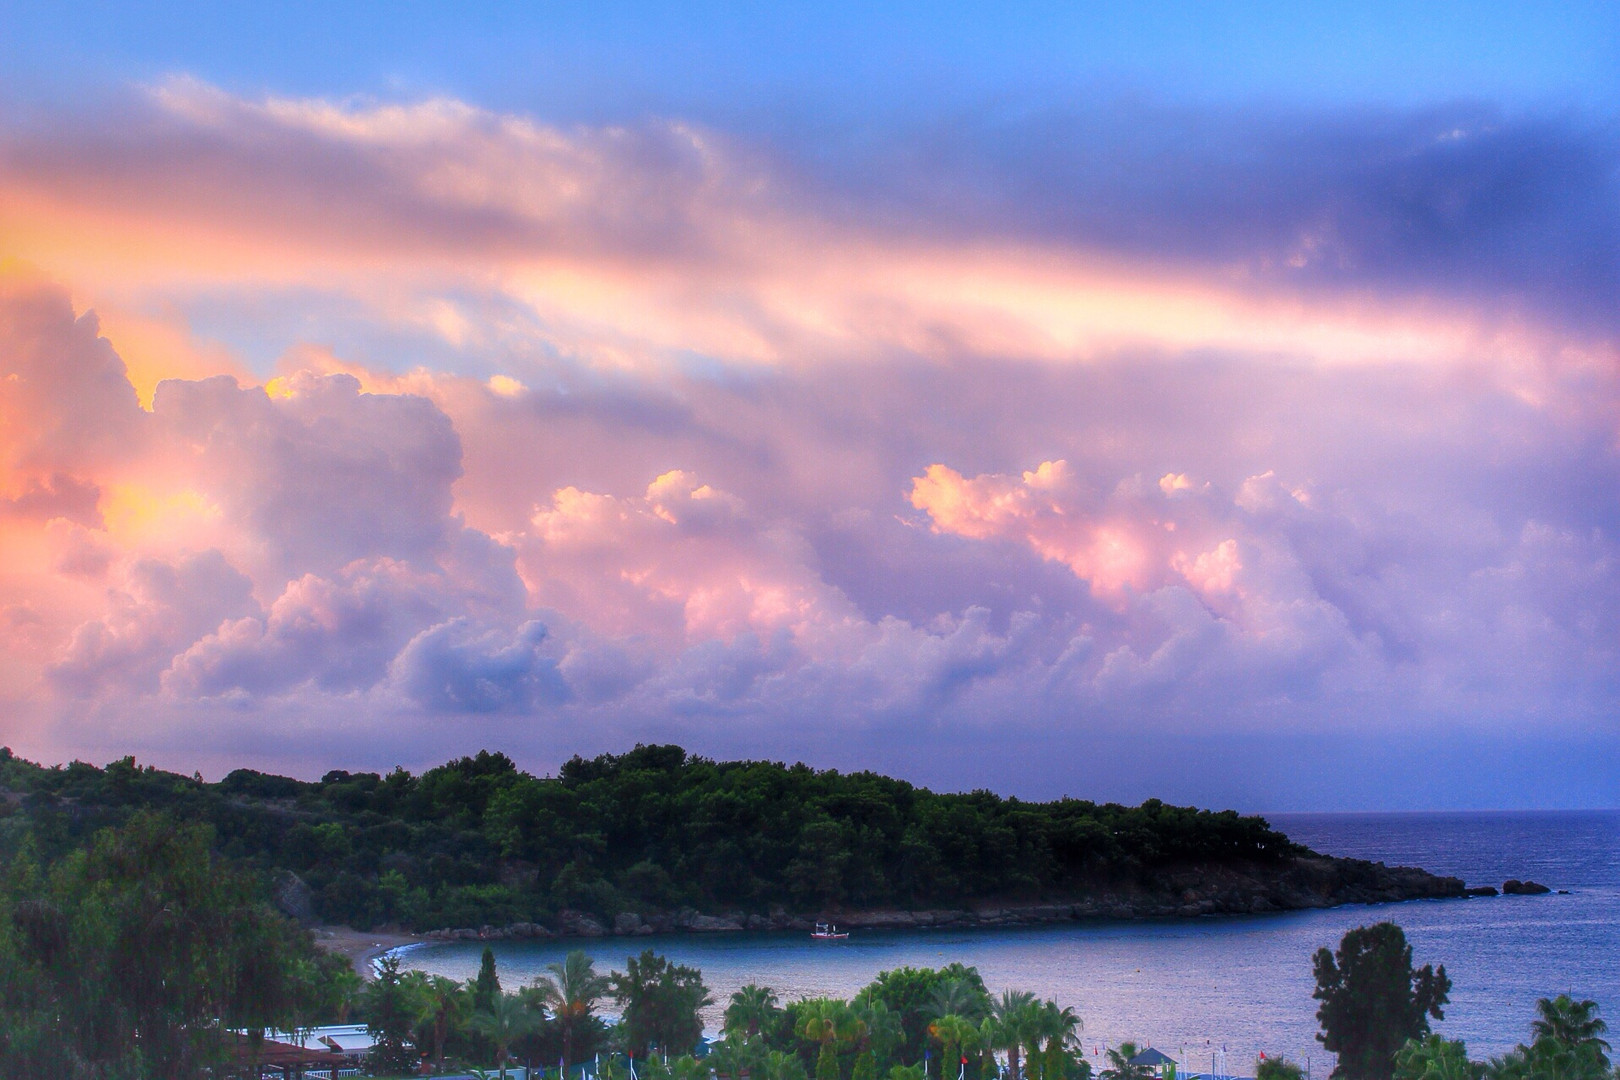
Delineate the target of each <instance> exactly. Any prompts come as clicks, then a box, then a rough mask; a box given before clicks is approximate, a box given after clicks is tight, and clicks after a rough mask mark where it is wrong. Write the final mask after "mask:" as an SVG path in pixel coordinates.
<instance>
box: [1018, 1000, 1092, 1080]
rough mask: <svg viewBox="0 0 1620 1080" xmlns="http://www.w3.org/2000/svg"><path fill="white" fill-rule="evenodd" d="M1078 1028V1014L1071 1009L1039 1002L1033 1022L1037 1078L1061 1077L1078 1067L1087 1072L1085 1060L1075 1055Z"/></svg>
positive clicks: (1056, 1004) (1042, 1079)
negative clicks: (1037, 1048) (1037, 1056)
mask: <svg viewBox="0 0 1620 1080" xmlns="http://www.w3.org/2000/svg"><path fill="white" fill-rule="evenodd" d="M1082 1027H1083V1024H1082V1023H1081V1021H1080V1016H1079V1014H1078V1013H1076V1012H1075V1011H1074V1009H1073V1008H1071V1007H1069V1006H1059V1005H1058V1003H1057V1002H1055V1001H1044V1002H1042V1003H1041V1006H1040V1011H1039V1013H1038V1014H1037V1016H1036V1019H1035V1025H1034V1036H1035V1039H1036V1044H1037V1045H1039V1047H1040V1050H1039V1052H1038V1054H1039V1059H1040V1080H1065V1078H1066V1077H1068V1076H1069V1075H1070V1074H1071V1073H1073V1072H1075V1071H1076V1070H1077V1069H1078V1068H1079V1067H1084V1069H1085V1071H1087V1072H1089V1071H1090V1066H1089V1065H1088V1064H1087V1063H1086V1061H1085V1060H1084V1059H1083V1058H1080V1057H1078V1056H1077V1054H1076V1051H1077V1050H1078V1049H1079V1046H1080V1031H1081V1028H1082ZM1031 1053H1032V1055H1034V1054H1035V1053H1036V1052H1035V1051H1033V1050H1032V1051H1031Z"/></svg>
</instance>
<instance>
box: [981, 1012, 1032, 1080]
mask: <svg viewBox="0 0 1620 1080" xmlns="http://www.w3.org/2000/svg"><path fill="white" fill-rule="evenodd" d="M1040 1012H1041V1009H1040V1004H1039V1003H1038V1002H1037V1001H1036V1000H1035V995H1034V994H1032V993H1030V992H1029V991H1027V990H1003V991H1002V992H1001V996H1000V997H999V998H994V999H992V1000H991V1002H990V1015H989V1016H988V1017H986V1018H985V1020H984V1024H983V1026H982V1034H983V1036H984V1040H985V1045H987V1046H989V1047H991V1048H992V1049H1000V1050H1005V1051H1007V1068H1008V1071H1009V1072H1011V1074H1012V1080H1022V1076H1023V1073H1022V1072H1021V1070H1020V1068H1019V1065H1020V1061H1021V1055H1022V1054H1023V1051H1024V1049H1025V1048H1026V1047H1031V1048H1033V1047H1034V1046H1035V1045H1036V1043H1037V1041H1038V1039H1039V1037H1040V1036H1039V1034H1038V1029H1039V1024H1040Z"/></svg>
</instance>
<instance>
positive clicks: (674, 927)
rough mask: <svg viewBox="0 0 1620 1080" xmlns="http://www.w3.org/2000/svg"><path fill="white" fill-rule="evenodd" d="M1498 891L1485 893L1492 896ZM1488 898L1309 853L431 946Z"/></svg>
mask: <svg viewBox="0 0 1620 1080" xmlns="http://www.w3.org/2000/svg"><path fill="white" fill-rule="evenodd" d="M1495 891H1496V890H1495V889H1490V890H1489V893H1490V894H1494V893H1495ZM1469 895H1486V892H1485V890H1470V889H1468V888H1466V887H1465V886H1464V884H1463V882H1462V881H1461V880H1460V879H1458V878H1454V877H1440V876H1438V875H1435V874H1431V873H1429V872H1428V871H1426V870H1420V869H1417V868H1415V867H1409V866H1385V865H1384V864H1383V863H1374V862H1366V861H1363V860H1360V859H1338V858H1332V857H1329V856H1320V855H1307V856H1300V857H1296V858H1293V859H1289V860H1287V861H1286V862H1283V863H1280V864H1279V863H1253V864H1240V865H1233V864H1222V865H1219V866H1213V867H1212V866H1185V867H1171V868H1166V869H1161V870H1158V871H1156V872H1154V873H1152V874H1150V875H1146V876H1144V877H1143V878H1142V879H1140V880H1138V881H1136V882H1131V883H1128V884H1119V885H1113V886H1101V887H1098V888H1095V889H1086V890H1081V891H1079V892H1077V894H1076V895H1074V896H1069V897H1064V898H1061V899H1047V900H1040V901H1019V902H1012V901H1007V902H984V903H978V904H972V905H969V906H964V907H957V908H933V909H924V910H904V909H897V908H836V909H828V910H824V911H817V912H790V911H788V910H787V909H785V908H782V907H775V908H772V909H771V910H770V911H769V912H765V913H760V912H744V911H725V912H711V913H705V912H700V911H697V910H696V909H693V908H686V909H683V910H680V911H673V912H632V911H625V912H620V913H619V914H618V915H616V916H615V917H613V918H612V919H611V920H609V919H604V918H600V917H598V916H596V915H592V914H589V913H586V912H580V911H561V912H558V913H557V916H556V917H555V918H554V919H552V920H550V921H549V923H546V924H541V923H535V922H520V923H514V924H512V925H510V926H481V927H459V928H446V929H442V930H432V931H429V932H427V933H425V934H423V935H422V937H424V938H427V939H430V940H440V941H463V940H465V941H476V940H500V939H510V938H552V937H574V938H594V937H607V936H616V937H635V936H641V935H651V934H666V933H725V932H731V933H735V932H741V931H750V930H753V931H765V930H802V931H809V930H811V929H812V928H813V927H814V925H815V924H816V923H817V922H836V923H838V925H839V926H840V927H841V928H847V929H858V930H866V929H888V930H912V929H926V928H931V927H952V928H965V927H995V926H1032V925H1039V924H1044V923H1060V922H1071V921H1076V920H1081V919H1157V918H1187V917H1190V916H1196V915H1250V914H1259V913H1264V912H1277V911H1299V910H1303V909H1306V908H1326V907H1336V906H1338V905H1341V904H1388V903H1398V902H1401V901H1405V900H1440V899H1453V898H1461V897H1465V896H1469Z"/></svg>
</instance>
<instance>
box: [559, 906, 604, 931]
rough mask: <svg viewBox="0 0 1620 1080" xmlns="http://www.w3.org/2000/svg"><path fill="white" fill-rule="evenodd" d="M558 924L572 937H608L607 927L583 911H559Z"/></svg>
mask: <svg viewBox="0 0 1620 1080" xmlns="http://www.w3.org/2000/svg"><path fill="white" fill-rule="evenodd" d="M557 926H558V928H559V929H560V930H561V932H562V933H564V934H568V935H570V936H572V937H607V927H605V926H603V925H602V924H601V923H600V922H598V921H597V920H596V919H595V917H593V916H591V915H587V914H585V913H584V912H582V911H559V912H557Z"/></svg>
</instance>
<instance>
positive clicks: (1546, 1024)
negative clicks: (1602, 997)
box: [1530, 994, 1611, 1066]
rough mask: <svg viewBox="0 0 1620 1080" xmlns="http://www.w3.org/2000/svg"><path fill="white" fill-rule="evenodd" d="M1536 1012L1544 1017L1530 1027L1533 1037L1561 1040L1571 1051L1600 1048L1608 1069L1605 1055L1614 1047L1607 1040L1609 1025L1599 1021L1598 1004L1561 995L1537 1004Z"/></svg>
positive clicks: (1600, 1053) (1600, 1054)
mask: <svg viewBox="0 0 1620 1080" xmlns="http://www.w3.org/2000/svg"><path fill="white" fill-rule="evenodd" d="M1536 1011H1537V1012H1539V1013H1540V1014H1541V1017H1540V1019H1538V1020H1535V1021H1533V1022H1532V1023H1531V1024H1530V1034H1531V1035H1532V1036H1534V1037H1535V1038H1536V1039H1541V1038H1549V1039H1557V1040H1558V1041H1559V1042H1561V1043H1563V1044H1564V1045H1565V1046H1567V1047H1569V1048H1570V1049H1571V1050H1579V1049H1580V1048H1581V1047H1583V1046H1588V1045H1592V1046H1596V1047H1597V1050H1598V1054H1599V1056H1600V1057H1603V1063H1604V1065H1605V1066H1607V1065H1608V1061H1609V1059H1608V1058H1607V1057H1604V1056H1603V1055H1604V1052H1605V1051H1607V1050H1609V1049H1611V1047H1610V1046H1609V1044H1608V1042H1607V1040H1605V1039H1604V1038H1603V1036H1604V1035H1605V1034H1607V1033H1608V1030H1609V1025H1608V1024H1606V1023H1604V1022H1603V1021H1602V1020H1601V1019H1599V1017H1598V1015H1597V1011H1598V1003H1597V1002H1595V1001H1591V1000H1587V1001H1576V1000H1575V999H1574V998H1571V997H1570V996H1569V995H1568V994H1559V995H1558V996H1557V997H1555V998H1542V999H1541V1000H1540V1001H1538V1002H1536Z"/></svg>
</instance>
